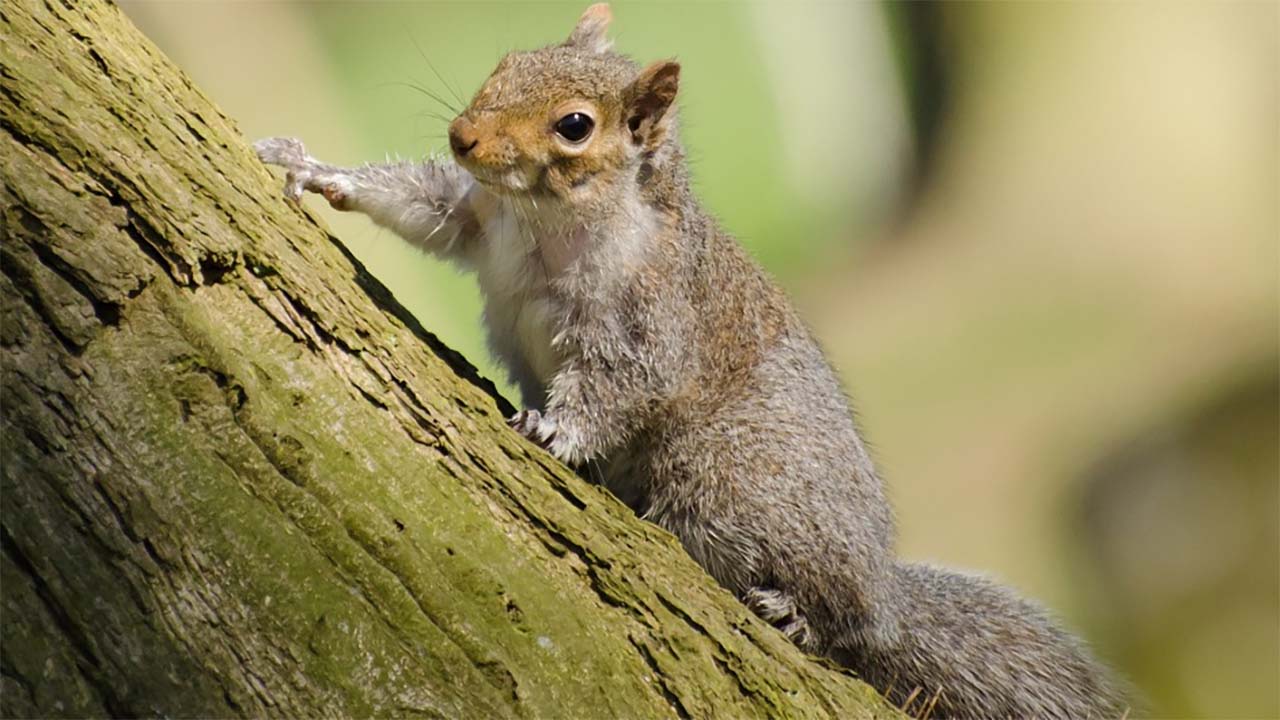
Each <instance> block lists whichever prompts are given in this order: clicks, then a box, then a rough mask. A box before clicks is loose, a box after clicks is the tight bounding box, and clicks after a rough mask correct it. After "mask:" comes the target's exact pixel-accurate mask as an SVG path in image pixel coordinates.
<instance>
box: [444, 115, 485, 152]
mask: <svg viewBox="0 0 1280 720" xmlns="http://www.w3.org/2000/svg"><path fill="white" fill-rule="evenodd" d="M479 143H480V138H479V135H478V133H477V132H476V127H475V125H474V124H473V123H472V122H471V121H470V120H468V119H467V118H466V116H463V115H459V116H458V117H456V118H454V120H453V122H451V123H449V147H450V148H452V149H453V154H454V155H457V156H458V157H466V155H467V153H469V152H471V150H472V149H473V148H475V146H476V145H478V144H479Z"/></svg>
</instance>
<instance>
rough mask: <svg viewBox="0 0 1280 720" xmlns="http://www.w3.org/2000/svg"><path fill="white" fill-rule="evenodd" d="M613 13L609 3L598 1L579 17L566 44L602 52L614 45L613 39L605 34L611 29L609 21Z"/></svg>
mask: <svg viewBox="0 0 1280 720" xmlns="http://www.w3.org/2000/svg"><path fill="white" fill-rule="evenodd" d="M612 19H613V14H612V13H610V12H609V3H596V4H595V5H592V6H591V7H589V8H587V9H586V11H585V12H583V13H582V17H581V18H579V19H578V24H577V25H576V26H575V27H574V28H573V32H571V33H569V39H568V40H566V41H565V43H564V44H565V45H570V46H573V47H578V48H582V49H583V50H586V51H587V52H593V53H602V52H605V51H607V50H608V49H609V48H610V47H612V46H613V41H612V40H610V39H609V37H608V36H607V35H605V31H606V30H608V29H609V21H610V20H612Z"/></svg>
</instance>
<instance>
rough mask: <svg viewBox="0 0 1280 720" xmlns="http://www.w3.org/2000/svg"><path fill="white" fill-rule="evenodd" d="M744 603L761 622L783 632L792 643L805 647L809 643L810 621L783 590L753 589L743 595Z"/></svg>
mask: <svg viewBox="0 0 1280 720" xmlns="http://www.w3.org/2000/svg"><path fill="white" fill-rule="evenodd" d="M742 603H743V604H744V605H746V606H747V607H748V608H749V609H750V610H751V612H753V613H755V614H756V615H757V616H759V617H760V619H761V620H764V621H765V622H767V623H769V624H770V625H772V626H774V627H776V628H778V629H779V630H781V631H782V634H783V635H786V636H787V637H788V638H790V639H791V642H793V643H795V644H796V645H799V646H800V647H802V648H803V647H805V646H806V645H807V644H808V642H809V621H808V620H805V618H804V616H803V615H801V614H800V610H799V608H797V607H796V603H795V600H794V599H792V597H791V596H790V595H788V594H786V593H784V592H782V591H781V590H775V589H773V588H762V587H753V588H751V589H749V590H747V591H746V592H745V593H743V596H742Z"/></svg>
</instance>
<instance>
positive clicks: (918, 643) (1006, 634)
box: [833, 563, 1129, 719]
mask: <svg viewBox="0 0 1280 720" xmlns="http://www.w3.org/2000/svg"><path fill="white" fill-rule="evenodd" d="M894 574H895V579H896V581H897V582H896V585H897V587H896V588H895V589H896V591H897V594H898V600H899V602H897V603H895V609H896V610H897V616H896V617H894V618H885V622H877V623H875V625H876V627H875V628H874V630H873V631H872V632H869V633H859V635H860V639H859V640H858V641H856V642H855V643H854V645H856V647H849V648H846V649H844V652H848V653H849V655H848V656H845V657H837V658H836V659H837V660H839V661H840V662H842V663H844V664H846V665H848V666H850V667H853V668H854V669H855V670H856V671H858V672H859V674H860V675H862V676H863V678H864V679H865V680H867V681H868V682H869V683H871V684H872V685H874V686H875V687H876V688H878V689H879V690H881V691H882V692H884V693H885V694H886V695H887V696H888V697H889V699H890V701H892V702H894V703H895V704H897V705H898V706H899V707H902V708H903V709H904V710H906V711H907V712H908V713H909V714H911V715H914V716H916V717H929V718H1097V719H1101V718H1120V717H1124V716H1126V715H1128V714H1129V701H1128V700H1126V694H1127V690H1126V689H1125V688H1124V687H1123V685H1121V684H1119V683H1118V682H1116V681H1115V680H1113V679H1112V678H1113V676H1112V674H1111V672H1110V671H1109V670H1107V668H1105V667H1104V666H1103V665H1102V664H1100V663H1099V662H1098V661H1097V660H1095V659H1094V658H1093V657H1092V655H1091V654H1090V653H1089V651H1088V649H1087V648H1086V647H1085V646H1084V644H1083V643H1082V642H1081V641H1079V640H1077V639H1076V638H1075V637H1073V636H1072V635H1071V634H1070V633H1067V632H1066V631H1064V630H1062V629H1061V628H1060V627H1058V625H1057V624H1056V623H1055V622H1054V621H1053V620H1052V619H1051V618H1050V617H1049V616H1048V614H1047V613H1045V611H1044V610H1042V609H1041V608H1039V607H1038V606H1036V605H1035V604H1034V603H1031V602H1028V601H1026V600H1023V599H1022V598H1019V597H1018V596H1016V595H1014V594H1013V593H1012V592H1011V591H1009V590H1008V589H1006V588H1003V587H1001V586H999V585H996V584H994V583H992V582H990V581H988V580H986V579H984V578H981V577H975V576H971V575H963V574H958V573H955V572H951V571H948V570H943V569H940V568H935V567H930V566H928V565H918V564H911V563H898V564H897V565H895V568H894ZM835 651H836V652H835V653H833V654H838V655H843V654H844V652H842V649H840V648H835Z"/></svg>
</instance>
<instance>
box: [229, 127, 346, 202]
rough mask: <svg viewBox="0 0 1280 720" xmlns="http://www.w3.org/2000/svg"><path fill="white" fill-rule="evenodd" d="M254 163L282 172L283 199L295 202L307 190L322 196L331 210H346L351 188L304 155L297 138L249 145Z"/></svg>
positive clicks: (344, 178)
mask: <svg viewBox="0 0 1280 720" xmlns="http://www.w3.org/2000/svg"><path fill="white" fill-rule="evenodd" d="M253 150H254V152H256V153H257V154H258V159H259V160H261V161H262V162H264V163H267V164H268V165H276V166H279V167H282V168H284V169H285V171H286V174H285V180H284V195H285V197H287V198H289V199H290V200H293V201H294V202H297V201H298V200H300V199H302V192H303V191H304V190H310V191H311V192H317V193H320V194H321V195H324V198H325V200H328V201H329V205H331V206H332V207H333V208H334V209H335V210H346V209H347V208H348V205H349V203H348V200H349V198H350V196H351V193H352V190H353V188H352V184H351V181H350V180H349V179H347V178H346V177H344V176H343V175H341V174H337V173H334V172H332V168H329V170H330V171H329V172H325V171H324V170H323V169H322V166H321V165H320V163H318V162H316V160H315V158H313V157H311V156H309V155H307V149H306V147H305V146H304V145H303V144H302V141H301V140H299V139H297V138H284V137H273V138H263V139H262V140H259V141H257V142H255V143H254V144H253Z"/></svg>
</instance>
